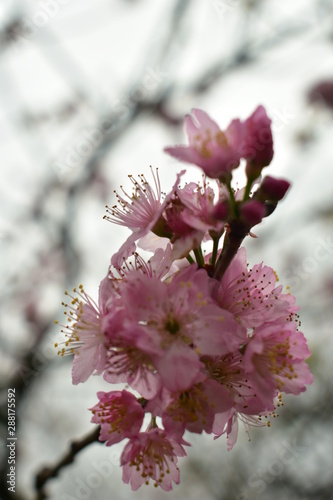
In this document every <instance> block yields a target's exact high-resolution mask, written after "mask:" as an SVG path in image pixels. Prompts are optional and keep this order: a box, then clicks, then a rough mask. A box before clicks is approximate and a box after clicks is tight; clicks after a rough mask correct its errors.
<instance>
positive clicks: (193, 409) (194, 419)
mask: <svg viewBox="0 0 333 500" xmlns="http://www.w3.org/2000/svg"><path fill="white" fill-rule="evenodd" d="M232 404H233V401H232V399H231V398H230V397H229V395H228V392H227V390H226V389H225V388H224V387H223V386H222V385H221V384H219V383H218V382H216V381H215V380H210V379H206V380H205V381H203V382H201V383H199V384H196V385H195V386H193V387H192V388H191V389H189V390H188V391H185V392H179V393H176V394H173V395H172V398H171V401H170V402H169V404H168V406H167V407H166V409H165V410H164V412H163V415H162V422H163V426H164V428H165V430H166V431H167V432H168V433H169V434H171V435H174V436H177V437H181V436H182V435H183V434H184V431H185V429H186V430H188V431H190V432H195V433H198V434H201V433H202V432H203V431H205V432H207V433H208V434H209V433H211V432H212V428H213V423H214V418H215V415H216V414H217V413H223V412H225V411H227V410H229V409H230V408H231V407H232Z"/></svg>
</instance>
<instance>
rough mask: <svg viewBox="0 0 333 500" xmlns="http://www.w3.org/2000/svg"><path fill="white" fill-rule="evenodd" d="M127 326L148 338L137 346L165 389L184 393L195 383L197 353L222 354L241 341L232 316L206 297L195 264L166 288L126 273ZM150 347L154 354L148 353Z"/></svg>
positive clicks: (202, 278)
mask: <svg viewBox="0 0 333 500" xmlns="http://www.w3.org/2000/svg"><path fill="white" fill-rule="evenodd" d="M122 297H123V300H124V302H125V303H127V304H130V305H131V306H130V308H129V309H128V314H129V317H130V318H131V320H132V321H134V320H135V321H137V322H138V324H140V325H141V328H142V329H143V330H144V331H145V332H146V334H148V337H149V338H150V343H149V344H146V340H145V341H144V342H141V344H140V347H141V348H142V350H145V349H146V348H147V349H149V352H151V356H152V359H153V362H154V365H155V367H156V369H157V370H158V372H159V374H160V376H161V378H162V380H163V383H164V385H165V386H166V387H167V388H168V389H170V390H185V389H188V388H189V387H191V386H192V385H193V384H194V383H196V382H199V381H200V379H201V377H202V375H201V368H202V366H203V365H202V363H201V361H200V360H199V354H208V355H209V354H216V353H220V354H225V353H226V352H229V351H230V349H234V348H237V346H238V345H239V343H240V342H241V341H244V339H245V338H246V337H245V333H244V330H243V329H242V328H241V327H240V326H239V325H238V324H237V322H236V321H235V320H234V318H233V315H232V314H230V313H229V312H228V311H225V310H223V309H221V308H220V307H218V306H217V305H216V304H215V303H214V301H213V299H212V298H211V297H210V278H209V277H208V275H207V273H206V272H205V271H204V270H203V269H201V270H198V269H197V266H196V265H193V266H189V267H188V268H185V269H183V270H182V271H180V272H179V273H178V274H177V275H176V276H174V278H173V279H172V281H171V282H170V283H165V282H161V281H160V280H157V279H156V278H150V277H147V276H146V275H144V274H142V273H136V274H135V273H131V274H130V275H128V277H127V282H126V283H125V284H124V286H123V288H122ZM152 345H154V346H155V347H156V349H157V353H156V354H155V353H154V352H153V351H152V350H151V349H152V347H151V346H152Z"/></svg>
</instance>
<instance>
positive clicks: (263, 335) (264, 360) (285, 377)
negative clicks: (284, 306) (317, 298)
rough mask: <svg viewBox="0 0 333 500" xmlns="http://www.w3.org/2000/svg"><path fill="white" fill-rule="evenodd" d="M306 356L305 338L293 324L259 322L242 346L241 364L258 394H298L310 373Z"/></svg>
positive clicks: (306, 382) (307, 353) (308, 354)
mask: <svg viewBox="0 0 333 500" xmlns="http://www.w3.org/2000/svg"><path fill="white" fill-rule="evenodd" d="M309 356H310V351H309V348H308V346H307V343H306V339H305V338H304V335H303V334H302V332H300V331H298V330H297V329H296V325H295V323H290V324H286V325H285V326H283V327H282V326H281V325H280V324H279V323H278V324H274V323H273V324H270V325H262V326H260V327H259V328H258V329H256V331H255V333H254V335H253V336H252V337H251V338H250V340H249V342H248V344H247V345H246V349H245V354H244V366H245V368H246V370H247V372H248V373H249V374H250V375H251V378H252V380H253V381H254V383H255V385H256V388H257V391H258V393H259V394H261V395H262V397H265V395H267V394H270V393H271V391H272V389H273V390H275V391H279V392H286V393H291V394H296V395H298V394H300V393H301V392H303V391H305V390H306V387H305V385H306V384H312V382H313V375H312V374H311V372H310V369H309V367H308V365H307V363H306V362H305V359H306V358H308V357H309Z"/></svg>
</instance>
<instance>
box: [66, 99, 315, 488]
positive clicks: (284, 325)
mask: <svg viewBox="0 0 333 500" xmlns="http://www.w3.org/2000/svg"><path fill="white" fill-rule="evenodd" d="M185 131H186V134H187V136H188V145H187V146H176V147H169V148H166V151H167V152H168V153H169V154H171V155H172V156H174V157H176V158H177V159H179V160H181V161H184V162H188V163H192V164H194V165H197V166H198V167H200V168H201V169H202V171H203V182H202V183H201V184H198V183H197V182H189V183H182V177H183V175H184V171H181V172H180V173H179V174H178V175H176V176H175V182H174V185H173V187H172V189H171V191H170V192H169V193H167V194H163V192H162V189H161V186H160V180H159V175H158V171H157V170H156V171H153V170H151V173H152V182H148V181H147V179H146V177H145V176H143V175H141V176H138V178H134V177H132V176H130V180H131V182H132V184H133V191H132V193H131V194H128V193H126V191H125V190H123V189H122V191H121V194H117V203H116V204H115V205H114V206H112V207H107V209H106V210H107V213H106V216H105V218H106V219H107V220H108V221H110V222H112V223H115V224H119V225H122V226H126V227H127V228H128V229H129V230H130V231H131V234H130V235H129V237H128V238H127V240H126V241H125V243H124V244H123V245H122V246H121V247H120V249H119V251H118V252H116V253H115V254H114V255H113V256H112V258H111V265H110V267H109V269H108V273H107V275H106V276H105V277H104V279H103V280H102V282H101V284H100V287H99V298H98V302H97V303H95V302H94V301H93V300H92V299H91V297H90V296H89V295H87V294H86V292H85V291H84V289H83V286H82V285H80V286H79V287H78V289H74V292H73V294H69V293H68V292H66V295H67V297H68V301H67V302H66V303H64V306H65V308H66V311H65V315H66V316H67V319H68V321H67V325H66V327H65V328H64V329H63V330H62V332H63V333H64V334H65V340H64V341H63V342H60V343H57V344H56V347H57V348H58V353H59V354H60V355H62V356H64V355H67V354H72V355H74V359H73V369H72V378H73V383H74V384H78V383H80V382H84V381H85V380H87V379H88V377H89V376H90V375H92V374H95V375H103V378H104V379H105V381H107V382H109V383H110V384H124V386H123V387H124V389H123V390H114V391H110V392H98V393H97V397H98V402H97V404H96V405H95V406H94V407H93V408H91V409H90V410H91V412H92V415H93V416H92V422H93V423H96V424H100V426H101V431H100V437H99V439H100V441H103V442H106V445H107V446H111V445H112V444H115V443H118V442H120V441H122V440H124V439H126V440H127V443H126V444H125V447H124V450H123V452H122V455H121V460H120V461H121V466H122V467H123V480H124V482H126V483H130V484H131V487H132V489H133V490H136V489H138V488H139V487H140V486H141V485H142V484H144V483H145V484H149V483H151V482H152V483H153V484H154V486H155V487H157V486H160V487H161V488H162V489H163V490H166V491H169V490H171V489H172V483H173V482H174V483H176V484H178V483H179V469H178V467H177V461H178V457H182V456H184V455H186V452H185V447H186V446H189V443H188V442H187V441H186V440H185V439H184V434H185V431H187V432H189V433H191V432H194V433H199V434H200V433H202V432H203V431H205V432H206V433H208V434H212V435H213V436H214V438H215V439H216V438H218V437H220V436H222V435H225V436H226V438H227V447H228V449H229V450H231V449H232V447H233V446H234V444H235V442H236V440H237V432H238V422H239V421H241V422H243V424H244V425H245V428H246V430H247V431H248V430H249V428H250V426H262V425H266V426H267V425H268V426H270V418H271V416H273V417H275V416H276V415H277V414H276V410H277V408H278V407H279V406H281V405H282V404H283V403H282V399H281V398H282V393H283V392H284V393H290V394H295V395H298V394H300V393H301V392H302V391H305V389H306V387H305V386H306V384H311V383H312V379H313V377H312V374H311V372H310V370H309V368H308V365H307V363H306V362H305V359H306V358H307V357H308V356H309V354H310V352H309V349H308V347H307V343H306V340H305V338H304V335H303V334H302V333H301V332H300V331H299V326H300V323H299V318H298V314H297V311H298V307H297V306H296V305H295V298H294V297H293V296H292V295H291V294H290V293H289V292H288V290H287V291H286V292H283V286H282V285H277V281H278V278H277V275H276V273H275V272H274V271H273V269H272V268H270V267H268V266H265V265H264V264H263V263H260V264H256V265H254V266H253V267H252V268H249V266H248V264H247V257H246V251H245V248H244V247H241V245H242V242H243V240H244V238H245V237H246V236H247V235H253V233H252V232H251V230H252V227H253V226H255V225H257V224H259V223H260V222H261V220H262V219H263V218H265V217H268V216H270V215H271V214H272V212H273V211H274V210H275V208H276V206H277V204H278V202H279V201H280V200H281V199H282V198H283V197H284V195H285V193H286V192H287V190H288V188H289V182H288V181H286V180H284V179H276V178H274V177H271V176H266V177H264V178H263V177H262V170H263V169H264V168H265V167H267V166H268V165H269V164H270V163H271V160H272V158H273V139H272V132H271V121H270V119H269V118H268V116H267V114H266V111H265V109H264V108H263V107H262V106H259V107H258V108H257V109H256V110H255V111H254V113H253V114H252V115H251V116H250V117H249V118H248V119H247V120H245V121H241V120H239V119H236V120H233V121H232V122H231V124H230V125H229V127H228V128H227V129H226V130H225V131H222V130H220V128H219V126H218V125H217V124H216V123H215V122H214V121H213V120H212V119H211V118H210V117H209V116H208V115H207V114H206V113H205V112H204V111H201V110H199V109H195V110H193V112H192V115H189V116H187V117H186V119H185ZM240 166H243V167H245V174H246V179H247V181H246V184H245V186H244V188H242V189H237V190H235V189H234V188H233V187H232V176H233V171H234V169H236V168H239V167H240ZM140 248H142V249H144V250H145V254H144V255H147V254H148V253H147V252H150V253H149V254H148V255H150V257H149V258H148V257H147V258H144V257H143V256H142V254H140V253H139V249H140ZM187 435H188V434H187Z"/></svg>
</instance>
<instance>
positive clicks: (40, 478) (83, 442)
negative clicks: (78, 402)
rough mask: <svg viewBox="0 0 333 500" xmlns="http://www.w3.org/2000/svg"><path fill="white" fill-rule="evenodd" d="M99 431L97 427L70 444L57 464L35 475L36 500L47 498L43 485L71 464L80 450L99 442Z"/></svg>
mask: <svg viewBox="0 0 333 500" xmlns="http://www.w3.org/2000/svg"><path fill="white" fill-rule="evenodd" d="M100 430H101V428H100V426H97V427H96V428H95V429H94V430H93V431H92V432H91V433H90V434H88V435H87V436H85V437H84V438H82V439H80V440H77V441H72V443H71V444H70V448H69V451H68V452H67V453H66V455H64V456H63V458H62V459H60V460H59V462H57V463H56V464H55V465H53V466H50V467H44V468H43V469H42V470H40V471H39V472H38V473H37V475H36V478H35V488H36V491H37V499H36V500H43V499H45V498H47V494H46V493H45V491H44V486H45V484H46V483H47V482H48V481H49V480H50V479H52V478H53V477H56V476H57V475H58V474H59V472H60V471H61V469H62V468H63V467H66V466H67V465H70V464H71V463H73V462H74V460H75V457H76V455H77V454H78V453H79V452H80V451H81V450H83V449H84V448H86V447H87V446H89V445H90V444H92V443H95V442H99V441H98V437H99V433H100Z"/></svg>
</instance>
